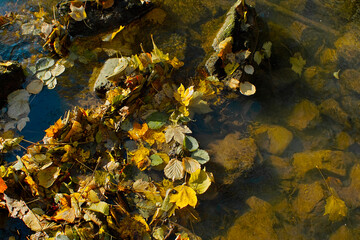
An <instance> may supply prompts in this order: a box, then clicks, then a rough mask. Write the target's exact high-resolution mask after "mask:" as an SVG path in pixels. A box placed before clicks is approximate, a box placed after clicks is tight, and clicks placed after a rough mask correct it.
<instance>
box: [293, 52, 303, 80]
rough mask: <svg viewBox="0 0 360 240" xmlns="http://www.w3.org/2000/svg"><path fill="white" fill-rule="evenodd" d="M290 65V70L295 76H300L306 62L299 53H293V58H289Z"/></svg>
mask: <svg viewBox="0 0 360 240" xmlns="http://www.w3.org/2000/svg"><path fill="white" fill-rule="evenodd" d="M290 63H291V69H292V70H293V71H294V72H296V73H297V74H299V75H301V73H302V70H303V68H304V66H305V64H306V61H305V60H304V59H303V58H302V56H301V54H300V53H299V52H297V53H295V54H294V56H293V57H291V58H290Z"/></svg>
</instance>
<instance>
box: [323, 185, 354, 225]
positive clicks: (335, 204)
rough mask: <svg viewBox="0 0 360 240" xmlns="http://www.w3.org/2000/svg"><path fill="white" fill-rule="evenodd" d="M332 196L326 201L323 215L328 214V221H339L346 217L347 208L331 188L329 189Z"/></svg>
mask: <svg viewBox="0 0 360 240" xmlns="http://www.w3.org/2000/svg"><path fill="white" fill-rule="evenodd" d="M330 190H331V192H332V194H331V196H330V197H328V198H327V199H326V205H325V213H324V215H327V214H329V220H330V221H333V222H335V221H340V220H342V219H343V218H344V217H346V216H347V212H348V208H347V207H346V205H345V202H344V201H343V200H341V199H340V198H339V197H338V196H336V193H335V192H334V191H335V190H333V189H332V188H330Z"/></svg>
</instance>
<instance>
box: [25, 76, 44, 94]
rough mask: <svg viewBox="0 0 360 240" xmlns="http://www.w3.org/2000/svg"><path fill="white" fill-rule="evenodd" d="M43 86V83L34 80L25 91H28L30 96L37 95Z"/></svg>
mask: <svg viewBox="0 0 360 240" xmlns="http://www.w3.org/2000/svg"><path fill="white" fill-rule="evenodd" d="M43 86H44V83H43V81H41V80H39V79H36V80H33V81H31V82H30V83H29V84H28V85H27V86H26V91H28V92H29V93H31V94H38V93H39V92H41V90H42V88H43Z"/></svg>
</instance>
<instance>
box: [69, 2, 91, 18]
mask: <svg viewBox="0 0 360 240" xmlns="http://www.w3.org/2000/svg"><path fill="white" fill-rule="evenodd" d="M70 10H71V12H70V13H69V15H70V17H71V18H72V19H74V20H75V21H78V22H80V21H82V20H84V19H86V18H87V15H86V12H85V8H84V6H81V7H76V6H74V5H73V4H70Z"/></svg>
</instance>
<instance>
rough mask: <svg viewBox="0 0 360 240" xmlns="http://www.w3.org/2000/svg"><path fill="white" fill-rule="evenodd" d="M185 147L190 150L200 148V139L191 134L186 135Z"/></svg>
mask: <svg viewBox="0 0 360 240" xmlns="http://www.w3.org/2000/svg"><path fill="white" fill-rule="evenodd" d="M184 147H185V148H186V149H187V150H189V151H190V152H193V151H196V150H197V149H198V148H199V143H198V141H197V140H196V139H195V138H194V137H191V136H185V138H184Z"/></svg>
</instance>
